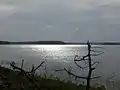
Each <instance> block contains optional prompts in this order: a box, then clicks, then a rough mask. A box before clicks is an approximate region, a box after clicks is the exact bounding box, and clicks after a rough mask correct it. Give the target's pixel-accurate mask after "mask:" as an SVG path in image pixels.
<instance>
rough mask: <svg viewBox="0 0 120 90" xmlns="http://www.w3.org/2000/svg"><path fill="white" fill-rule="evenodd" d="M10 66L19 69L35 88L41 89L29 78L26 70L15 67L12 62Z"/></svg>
mask: <svg viewBox="0 0 120 90" xmlns="http://www.w3.org/2000/svg"><path fill="white" fill-rule="evenodd" d="M10 65H11V67H12V68H14V69H17V70H19V71H21V72H23V73H24V75H25V76H26V77H27V78H28V80H29V81H30V82H31V83H32V84H33V85H34V86H35V88H36V89H37V90H40V87H39V86H38V85H37V84H36V82H35V81H34V80H33V79H32V78H31V77H30V76H29V74H28V73H27V72H26V71H25V70H23V69H21V68H19V67H17V66H15V65H14V63H12V62H11V63H10Z"/></svg>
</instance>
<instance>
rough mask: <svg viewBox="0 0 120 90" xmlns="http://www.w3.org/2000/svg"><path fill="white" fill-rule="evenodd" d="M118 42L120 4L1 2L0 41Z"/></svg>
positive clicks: (96, 0) (115, 0) (110, 0)
mask: <svg viewBox="0 0 120 90" xmlns="http://www.w3.org/2000/svg"><path fill="white" fill-rule="evenodd" d="M88 39H89V40H91V41H120V0H0V40H9V41H26V40H62V41H72V42H82V41H87V40H88Z"/></svg>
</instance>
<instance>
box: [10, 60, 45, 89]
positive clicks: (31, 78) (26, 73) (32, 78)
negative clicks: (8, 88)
mask: <svg viewBox="0 0 120 90" xmlns="http://www.w3.org/2000/svg"><path fill="white" fill-rule="evenodd" d="M23 63H24V60H23V59H22V64H21V67H17V66H16V65H15V64H14V63H13V62H11V63H10V66H11V67H12V68H13V69H14V70H18V71H19V73H18V75H22V76H25V77H26V78H27V79H28V80H29V81H30V82H31V84H32V85H33V86H34V87H35V88H36V89H37V90H41V87H40V85H39V83H38V82H37V80H36V78H35V76H34V74H35V72H36V70H38V68H40V67H41V66H42V65H43V64H44V63H45V61H43V62H41V63H40V64H39V65H38V66H37V67H36V68H35V67H34V66H33V67H34V68H33V67H32V70H31V71H26V70H24V69H23ZM18 78H19V77H18ZM20 86H21V88H23V85H22V83H21V82H20Z"/></svg>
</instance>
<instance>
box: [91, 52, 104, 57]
mask: <svg viewBox="0 0 120 90" xmlns="http://www.w3.org/2000/svg"><path fill="white" fill-rule="evenodd" d="M103 53H104V52H101V53H98V54H91V56H99V55H101V54H103Z"/></svg>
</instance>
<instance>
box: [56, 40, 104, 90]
mask: <svg viewBox="0 0 120 90" xmlns="http://www.w3.org/2000/svg"><path fill="white" fill-rule="evenodd" d="M87 46H88V48H87V51H88V52H87V55H85V56H82V57H81V58H80V59H78V55H76V56H75V58H74V63H75V65H76V66H77V67H78V68H79V69H82V70H83V69H88V74H87V76H79V75H76V74H74V73H72V72H71V71H69V70H68V69H66V68H64V69H60V70H55V71H65V72H67V73H68V74H69V75H72V76H74V77H75V78H79V79H84V80H86V82H87V85H86V90H90V84H91V80H92V79H96V78H99V77H100V76H94V77H92V72H93V71H94V70H95V69H96V66H97V65H98V64H99V61H95V60H92V56H99V55H101V54H103V52H101V51H96V50H94V49H93V48H92V47H91V44H90V42H89V41H88V42H87ZM98 48H99V47H98ZM92 52H94V53H95V54H92ZM80 62H84V66H81V65H80Z"/></svg>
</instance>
